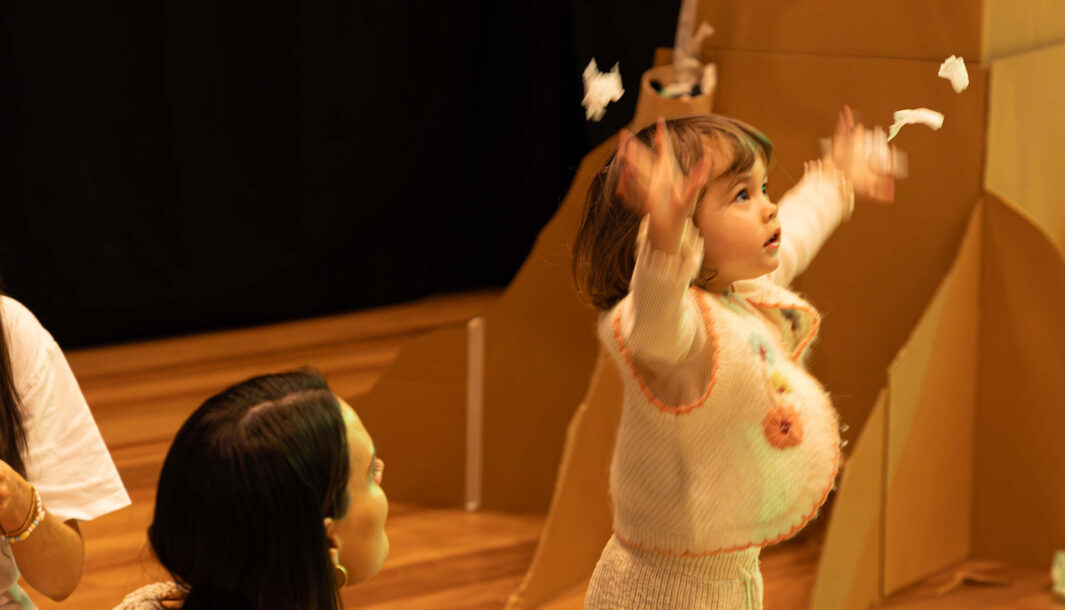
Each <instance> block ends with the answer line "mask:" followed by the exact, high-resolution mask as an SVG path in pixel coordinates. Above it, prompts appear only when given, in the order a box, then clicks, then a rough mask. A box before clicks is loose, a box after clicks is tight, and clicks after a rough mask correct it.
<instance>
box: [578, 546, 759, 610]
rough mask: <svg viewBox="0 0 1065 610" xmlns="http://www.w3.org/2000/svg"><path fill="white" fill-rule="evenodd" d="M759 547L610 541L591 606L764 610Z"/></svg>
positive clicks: (609, 609)
mask: <svg viewBox="0 0 1065 610" xmlns="http://www.w3.org/2000/svg"><path fill="white" fill-rule="evenodd" d="M759 550H760V549H759V548H758V547H754V548H750V549H746V550H743V551H737V552H734V553H721V554H718V555H711V556H709V557H676V556H672V555H663V554H660V553H654V552H651V551H642V550H640V549H634V548H632V547H628V546H625V544H623V543H622V542H621V541H619V540H618V538H617V536H611V537H610V541H609V542H607V543H606V547H605V548H604V549H603V554H602V555H601V556H600V557H599V563H598V564H597V565H596V566H595V573H594V574H592V581H591V583H589V584H588V593H587V595H586V596H585V598H584V608H585V610H629V609H632V610H635V609H637V608H639V609H644V608H648V609H662V610H666V609H667V608H668V609H670V610H673V609H688V608H715V609H719V610H732V609H735V610H761V608H762V573H761V572H760V571H759V569H758V551H759Z"/></svg>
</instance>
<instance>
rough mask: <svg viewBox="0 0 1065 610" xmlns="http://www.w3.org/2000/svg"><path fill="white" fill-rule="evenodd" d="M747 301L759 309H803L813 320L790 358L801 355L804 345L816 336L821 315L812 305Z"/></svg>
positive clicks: (796, 358)
mask: <svg viewBox="0 0 1065 610" xmlns="http://www.w3.org/2000/svg"><path fill="white" fill-rule="evenodd" d="M748 302H749V303H750V304H751V305H754V306H755V307H758V308H760V309H770V308H773V309H799V310H802V311H805V312H806V313H807V315H809V316H810V319H811V320H812V321H813V322H812V324H811V325H810V330H809V332H807V333H806V336H805V337H804V338H803V340H802V341H800V342H799V344H798V346H797V347H796V348H795V349H794V350H792V352H791V359H792V360H798V359H799V356H801V355H802V351H803V350H804V349H806V346H808V345H810V342H811V341H813V340H814V337H816V336H817V331H818V330H820V328H821V315H820V314H818V313H817V310H816V309H814V308H813V307H812V306H806V305H793V304H785V303H763V302H761V301H752V300H750V299H748Z"/></svg>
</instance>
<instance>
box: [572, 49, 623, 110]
mask: <svg viewBox="0 0 1065 610" xmlns="http://www.w3.org/2000/svg"><path fill="white" fill-rule="evenodd" d="M624 93H625V90H624V89H622V88H621V72H619V71H618V64H614V67H613V68H612V69H611V70H610V72H600V71H599V66H598V65H596V63H595V58H594V57H593V58H592V61H590V62H588V67H587V68H585V69H584V100H583V101H582V102H581V105H582V106H584V109H585V114H584V118H585V120H588V119H591V120H593V121H599V120H600V119H602V118H603V115H604V114H606V105H607V104H609V103H610V102H616V101H618V100H619V99H621V96H622V94H624Z"/></svg>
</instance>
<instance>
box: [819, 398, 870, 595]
mask: <svg viewBox="0 0 1065 610" xmlns="http://www.w3.org/2000/svg"><path fill="white" fill-rule="evenodd" d="M886 431H887V391H886V390H884V391H881V392H880V395H879V396H878V397H877V400H876V405H875V406H874V407H873V410H872V411H871V412H870V414H869V418H868V419H867V420H866V423H865V427H864V428H863V429H862V432H861V435H859V437H858V441H857V442H856V443H855V445H854V450H853V451H852V452H851V455H850V458H848V459H847V461H846V463H845V464H844V468H843V474H842V476H841V477H840V484H839V491H838V493H837V494H836V500H835V505H834V507H833V509H832V520H831V521H830V522H829V524H828V532H827V534H826V536H825V546H824V548H823V549H822V551H821V560H820V562H819V563H818V566H817V580H816V582H815V584H814V594H813V600H812V602H811V605H810V607H811V608H813V609H814V610H852V609H858V608H868V607H869V606H870V605H871V604H875V603H877V602H879V601H880V580H881V574H882V570H883V565H882V559H881V558H882V553H883V544H882V541H881V535H882V531H883V530H882V523H883V517H884V511H883V501H884V456H885V445H884V435H885V434H886Z"/></svg>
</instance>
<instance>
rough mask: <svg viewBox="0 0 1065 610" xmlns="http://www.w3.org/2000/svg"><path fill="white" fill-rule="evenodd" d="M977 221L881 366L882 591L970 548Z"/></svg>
mask: <svg viewBox="0 0 1065 610" xmlns="http://www.w3.org/2000/svg"><path fill="white" fill-rule="evenodd" d="M982 220H983V214H982V208H981V207H980V206H977V207H976V208H975V209H974V210H973V213H972V216H971V218H970V221H969V226H968V229H967V230H966V235H965V239H964V241H963V243H962V246H961V249H960V250H959V252H958V255H957V257H956V258H955V260H954V264H953V266H952V268H951V271H950V273H949V274H948V275H947V277H946V279H945V280H944V282H943V284H942V285H941V287H940V288H939V290H938V291H937V292H936V295H935V297H934V298H933V299H932V301H931V303H930V304H929V306H928V309H927V310H926V311H925V313H924V314H923V315H922V316H921V320H920V322H919V323H918V324H917V326H916V327H915V328H914V331H913V334H912V335H911V336H910V338H909V340H908V341H907V343H906V346H905V347H903V348H902V350H901V351H900V352H899V355H898V357H897V358H896V359H895V361H894V362H893V363H892V364H891V366H890V367H889V369H888V392H887V396H888V400H887V456H886V461H885V464H884V467H885V473H884V477H885V481H886V487H885V499H884V583H883V594H884V595H890V594H891V593H893V592H894V591H897V590H898V589H901V588H902V587H905V586H906V585H909V584H912V583H914V582H918V581H920V580H923V579H924V578H925V577H927V576H928V575H929V574H934V573H936V572H938V571H939V570H941V569H943V568H945V567H947V566H949V565H951V564H953V563H956V562H959V561H961V560H963V559H965V558H966V557H967V556H969V553H970V550H971V549H970V546H971V540H970V539H971V535H972V526H973V517H972V512H973V509H972V506H973V439H974V431H975V427H976V421H975V420H976V405H977V397H976V389H977V372H978V363H979V359H978V347H979V342H980V315H981V313H980V277H981V251H982V246H983V241H982V239H981V237H982Z"/></svg>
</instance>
